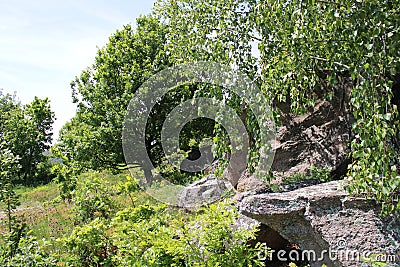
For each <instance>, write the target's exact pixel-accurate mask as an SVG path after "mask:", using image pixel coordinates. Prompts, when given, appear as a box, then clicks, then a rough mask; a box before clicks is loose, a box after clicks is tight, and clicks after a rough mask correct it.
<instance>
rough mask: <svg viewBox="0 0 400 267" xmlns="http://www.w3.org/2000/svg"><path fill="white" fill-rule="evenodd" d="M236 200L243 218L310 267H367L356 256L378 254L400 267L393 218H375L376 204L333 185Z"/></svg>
mask: <svg viewBox="0 0 400 267" xmlns="http://www.w3.org/2000/svg"><path fill="white" fill-rule="evenodd" d="M236 199H238V203H237V205H238V208H239V210H240V211H241V212H242V213H243V214H244V215H246V216H248V217H250V218H253V219H255V220H257V221H258V222H260V223H262V224H265V225H267V226H268V227H270V228H272V229H273V230H275V231H276V232H278V233H279V234H280V235H281V236H282V237H283V238H285V239H286V240H288V241H289V242H290V243H293V244H296V245H298V246H299V248H300V249H301V250H302V251H303V252H305V253H306V256H308V260H309V261H310V264H311V266H321V265H322V264H326V265H327V266H369V265H362V264H363V261H362V259H361V258H363V257H366V256H369V257H370V258H373V257H374V255H378V254H381V255H385V256H386V261H389V262H388V263H389V266H396V265H395V264H400V220H399V218H397V217H389V218H382V217H380V216H379V212H380V206H379V205H376V203H375V202H374V201H370V200H366V199H364V198H355V197H350V196H349V195H348V194H347V193H346V192H345V191H344V190H343V189H341V188H340V182H339V181H334V182H329V183H324V184H319V185H314V186H310V187H306V188H301V189H298V190H294V191H290V192H284V193H267V194H259V195H250V194H249V195H247V196H246V195H242V196H241V198H240V197H237V196H236ZM309 253H311V254H309ZM313 253H315V258H314V254H313ZM392 261H393V262H392ZM364 264H366V263H364Z"/></svg>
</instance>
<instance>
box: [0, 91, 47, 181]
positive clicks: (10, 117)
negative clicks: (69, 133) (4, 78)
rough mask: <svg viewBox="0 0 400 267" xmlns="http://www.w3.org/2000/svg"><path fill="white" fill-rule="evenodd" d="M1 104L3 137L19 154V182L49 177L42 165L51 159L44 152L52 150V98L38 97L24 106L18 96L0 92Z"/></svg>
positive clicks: (9, 147)
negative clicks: (16, 98) (17, 99)
mask: <svg viewBox="0 0 400 267" xmlns="http://www.w3.org/2000/svg"><path fill="white" fill-rule="evenodd" d="M0 103H1V104H0V108H1V114H2V115H1V120H0V131H1V133H0V137H1V141H4V142H5V144H6V146H7V148H8V149H9V150H10V151H11V152H12V153H13V154H14V155H18V157H19V163H20V165H21V168H20V170H19V171H18V177H19V182H23V183H26V184H32V183H35V182H41V181H42V179H44V180H49V177H48V176H49V173H47V172H43V170H44V169H43V168H41V165H42V164H44V163H45V162H46V161H47V160H48V158H47V157H46V156H45V155H44V152H46V151H48V150H49V148H50V143H51V140H52V124H53V121H54V113H53V112H52V111H51V109H50V101H49V99H47V98H45V99H39V98H37V97H35V98H34V100H33V101H32V102H31V103H29V104H27V105H25V106H22V105H21V104H20V103H19V102H17V101H16V100H15V97H11V96H10V95H8V94H6V95H2V93H1V92H0Z"/></svg>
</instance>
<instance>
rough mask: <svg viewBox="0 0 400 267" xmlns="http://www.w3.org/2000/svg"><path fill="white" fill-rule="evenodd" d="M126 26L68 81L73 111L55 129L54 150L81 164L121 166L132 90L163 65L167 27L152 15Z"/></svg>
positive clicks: (99, 166) (97, 166)
mask: <svg viewBox="0 0 400 267" xmlns="http://www.w3.org/2000/svg"><path fill="white" fill-rule="evenodd" d="M136 25H137V27H136V28H135V29H134V27H133V26H131V25H126V26H124V28H123V29H122V30H117V31H116V32H115V33H114V34H113V35H112V36H111V37H110V38H109V42H108V43H107V44H106V45H105V46H104V47H103V48H101V49H99V50H98V53H97V56H96V58H95V62H94V63H93V65H92V66H91V67H89V68H87V69H86V70H84V71H82V73H81V75H80V76H79V77H76V79H75V80H74V81H73V82H72V83H71V88H72V92H73V101H74V103H76V104H77V108H78V109H77V114H76V116H75V117H74V118H73V119H72V120H71V121H70V122H69V123H67V124H66V125H65V126H64V127H63V128H62V130H61V131H60V138H59V141H60V142H59V144H58V149H59V150H60V151H61V152H62V153H63V155H64V156H65V157H67V158H68V159H70V160H72V161H76V162H78V163H79V165H80V166H81V167H83V168H86V169H95V170H100V169H104V168H118V167H124V166H125V164H124V157H123V152H122V145H121V135H122V127H123V121H124V116H125V112H126V108H127V106H128V103H129V101H130V100H131V99H132V97H133V95H134V93H135V91H136V90H137V89H138V88H139V87H140V85H141V84H142V83H143V82H144V81H145V80H146V79H147V78H148V77H149V76H151V75H152V74H154V73H155V72H157V71H158V70H160V69H162V68H163V67H164V66H166V65H167V64H168V62H167V60H166V55H165V52H164V49H163V47H164V42H165V32H166V30H167V28H166V27H164V26H163V25H161V24H160V23H159V22H158V21H157V20H156V19H154V18H152V17H141V18H139V19H137V23H136Z"/></svg>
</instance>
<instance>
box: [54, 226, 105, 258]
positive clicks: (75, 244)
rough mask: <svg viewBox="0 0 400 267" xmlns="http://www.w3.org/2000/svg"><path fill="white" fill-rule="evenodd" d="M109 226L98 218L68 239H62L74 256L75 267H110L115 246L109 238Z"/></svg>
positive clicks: (75, 231)
mask: <svg viewBox="0 0 400 267" xmlns="http://www.w3.org/2000/svg"><path fill="white" fill-rule="evenodd" d="M107 229H108V225H107V224H106V223H105V222H104V221H103V220H101V219H99V218H96V219H94V220H93V221H91V222H89V223H88V224H86V225H83V226H77V227H76V228H75V229H74V230H73V232H72V234H71V235H70V236H69V237H68V238H64V239H60V240H59V241H61V242H62V243H64V245H65V246H66V248H67V249H68V251H69V252H70V253H71V255H73V256H72V257H71V259H70V260H71V262H69V264H70V265H71V264H72V265H73V266H99V265H101V266H110V265H112V263H111V256H112V255H113V246H112V245H111V244H110V241H109V238H108V237H107V233H106V232H107Z"/></svg>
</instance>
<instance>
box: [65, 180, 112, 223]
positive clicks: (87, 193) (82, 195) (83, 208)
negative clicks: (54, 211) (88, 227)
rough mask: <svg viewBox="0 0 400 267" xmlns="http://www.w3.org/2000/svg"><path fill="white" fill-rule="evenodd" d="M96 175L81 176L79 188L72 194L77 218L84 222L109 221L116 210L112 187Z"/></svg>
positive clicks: (78, 183)
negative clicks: (98, 219) (94, 220)
mask: <svg viewBox="0 0 400 267" xmlns="http://www.w3.org/2000/svg"><path fill="white" fill-rule="evenodd" d="M95 175H96V173H90V174H88V175H86V176H85V175H81V176H80V177H81V179H82V180H80V181H78V182H77V188H76V189H75V190H74V191H73V193H72V197H73V198H72V201H73V203H74V205H75V212H76V216H77V217H78V219H80V220H81V221H82V222H86V221H88V220H93V219H95V218H98V217H101V218H105V219H108V218H110V217H111V215H112V214H113V213H114V210H115V208H116V203H115V201H114V199H113V198H112V194H113V193H112V190H110V188H111V186H109V183H108V182H107V181H102V180H101V179H100V178H98V177H97V176H95Z"/></svg>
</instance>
